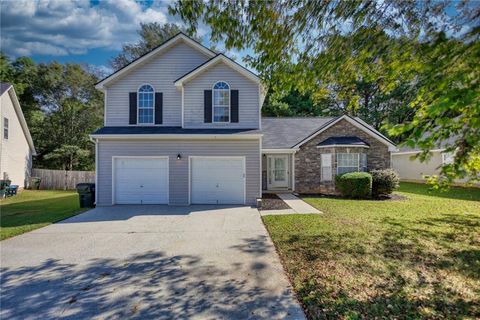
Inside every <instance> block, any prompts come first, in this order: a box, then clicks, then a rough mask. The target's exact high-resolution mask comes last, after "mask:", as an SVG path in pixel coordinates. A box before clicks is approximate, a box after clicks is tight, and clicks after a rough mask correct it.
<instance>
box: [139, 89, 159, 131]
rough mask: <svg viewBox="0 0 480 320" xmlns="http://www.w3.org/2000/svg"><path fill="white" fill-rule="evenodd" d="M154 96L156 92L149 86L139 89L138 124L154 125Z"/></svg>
mask: <svg viewBox="0 0 480 320" xmlns="http://www.w3.org/2000/svg"><path fill="white" fill-rule="evenodd" d="M154 96H155V93H154V90H153V88H152V86H151V85H149V84H144V85H143V86H141V87H140V88H139V89H138V123H143V124H153V110H154V107H155V106H154V105H155V99H154Z"/></svg>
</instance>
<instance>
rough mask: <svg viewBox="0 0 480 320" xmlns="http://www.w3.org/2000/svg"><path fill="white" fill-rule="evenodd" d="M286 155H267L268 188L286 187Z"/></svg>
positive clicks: (287, 171)
mask: <svg viewBox="0 0 480 320" xmlns="http://www.w3.org/2000/svg"><path fill="white" fill-rule="evenodd" d="M288 176H289V170H288V155H269V156H268V188H269V189H276V188H288Z"/></svg>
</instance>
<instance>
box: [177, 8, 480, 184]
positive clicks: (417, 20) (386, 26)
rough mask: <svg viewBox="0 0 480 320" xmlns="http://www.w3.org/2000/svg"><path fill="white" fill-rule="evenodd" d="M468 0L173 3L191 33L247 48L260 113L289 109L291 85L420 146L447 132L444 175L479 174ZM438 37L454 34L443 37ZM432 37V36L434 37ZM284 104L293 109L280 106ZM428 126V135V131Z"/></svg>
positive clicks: (474, 42) (478, 113)
mask: <svg viewBox="0 0 480 320" xmlns="http://www.w3.org/2000/svg"><path fill="white" fill-rule="evenodd" d="M477 7H478V6H477V5H476V2H475V1H468V0H467V1H459V2H455V3H453V2H450V1H423V2H418V1H390V0H388V1H369V0H360V1H335V2H332V1H323V0H321V1H307V0H305V1H304V0H300V1H235V2H231V1H227V0H220V1H213V0H212V1H203V0H191V1H177V2H175V3H174V4H173V5H172V6H171V7H170V12H171V13H172V14H176V15H178V16H179V17H180V18H181V19H182V20H183V21H184V22H185V23H186V25H187V27H188V30H189V31H190V32H194V31H195V30H196V29H197V27H198V25H199V23H205V24H207V25H208V26H209V27H210V28H211V30H212V33H211V40H212V41H219V40H224V42H225V45H226V48H227V49H232V48H235V49H237V50H243V49H247V48H249V49H251V51H252V52H253V53H252V54H251V55H247V56H246V58H245V61H246V62H247V63H248V64H249V66H250V67H252V68H254V69H255V70H257V71H258V72H259V74H260V75H261V77H262V78H263V79H264V80H265V82H266V84H267V85H268V87H269V91H270V92H271V94H272V95H273V96H274V97H275V98H274V99H271V107H269V108H268V109H267V112H268V113H272V114H280V115H290V114H292V113H295V111H289V110H288V108H287V103H286V102H285V101H284V100H282V98H283V97H286V96H287V95H289V94H291V93H292V92H295V91H298V92H299V93H300V94H302V95H303V94H310V95H311V98H312V102H313V104H319V103H318V102H319V101H323V102H328V103H327V104H326V105H324V106H323V109H324V112H325V113H329V114H341V113H349V114H351V115H354V116H355V115H358V116H361V117H362V118H364V120H366V121H368V122H370V123H372V124H373V125H374V126H375V127H376V128H381V129H382V130H383V131H384V132H385V131H386V130H387V129H388V128H389V126H390V125H396V124H401V125H399V126H395V127H394V128H393V129H391V130H390V131H389V132H390V134H391V135H393V136H394V138H395V139H396V140H397V141H403V140H407V143H408V144H409V145H416V146H419V147H420V148H422V149H423V150H424V151H425V152H424V154H423V155H422V158H423V157H424V156H426V154H427V151H428V150H429V149H432V148H433V146H434V145H435V144H439V143H440V141H442V140H443V139H448V138H451V137H455V141H454V143H452V144H451V146H449V149H450V151H453V150H454V149H457V153H456V157H455V163H454V164H453V165H447V166H444V167H443V168H442V175H443V176H444V177H446V178H447V179H449V180H451V179H453V178H454V177H457V178H463V177H470V178H472V177H473V179H478V175H479V174H478V172H479V171H480V150H479V149H480V139H478V137H479V136H480V134H479V126H480V124H479V123H480V120H479V119H480V107H479V105H480V104H479V96H480V95H479V90H478V85H479V81H478V79H480V76H479V72H480V71H479V70H480V68H478V61H479V57H480V55H479V49H478V47H479V41H478V38H479V35H480V32H479V28H478V25H479V22H480V15H478V14H477V13H478V10H477V9H478V8H477ZM441 31H444V32H445V33H446V34H450V35H454V36H457V38H453V37H452V36H450V38H448V37H445V36H442V33H441ZM439 34H440V36H439ZM288 107H289V108H290V107H291V106H288ZM427 132H432V134H431V135H429V136H428V137H427V138H422V137H425V136H426V133H427Z"/></svg>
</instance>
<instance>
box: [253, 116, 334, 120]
mask: <svg viewBox="0 0 480 320" xmlns="http://www.w3.org/2000/svg"><path fill="white" fill-rule="evenodd" d="M328 118H335V116H326V117H316V116H309V117H300V116H297V117H263V116H262V119H328Z"/></svg>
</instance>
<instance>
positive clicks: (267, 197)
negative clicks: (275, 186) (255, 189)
mask: <svg viewBox="0 0 480 320" xmlns="http://www.w3.org/2000/svg"><path fill="white" fill-rule="evenodd" d="M285 209H291V208H290V207H289V206H288V204H286V203H285V202H284V201H283V200H282V199H280V198H279V197H278V196H277V195H276V194H273V193H265V194H263V195H262V208H260V210H285Z"/></svg>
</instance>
